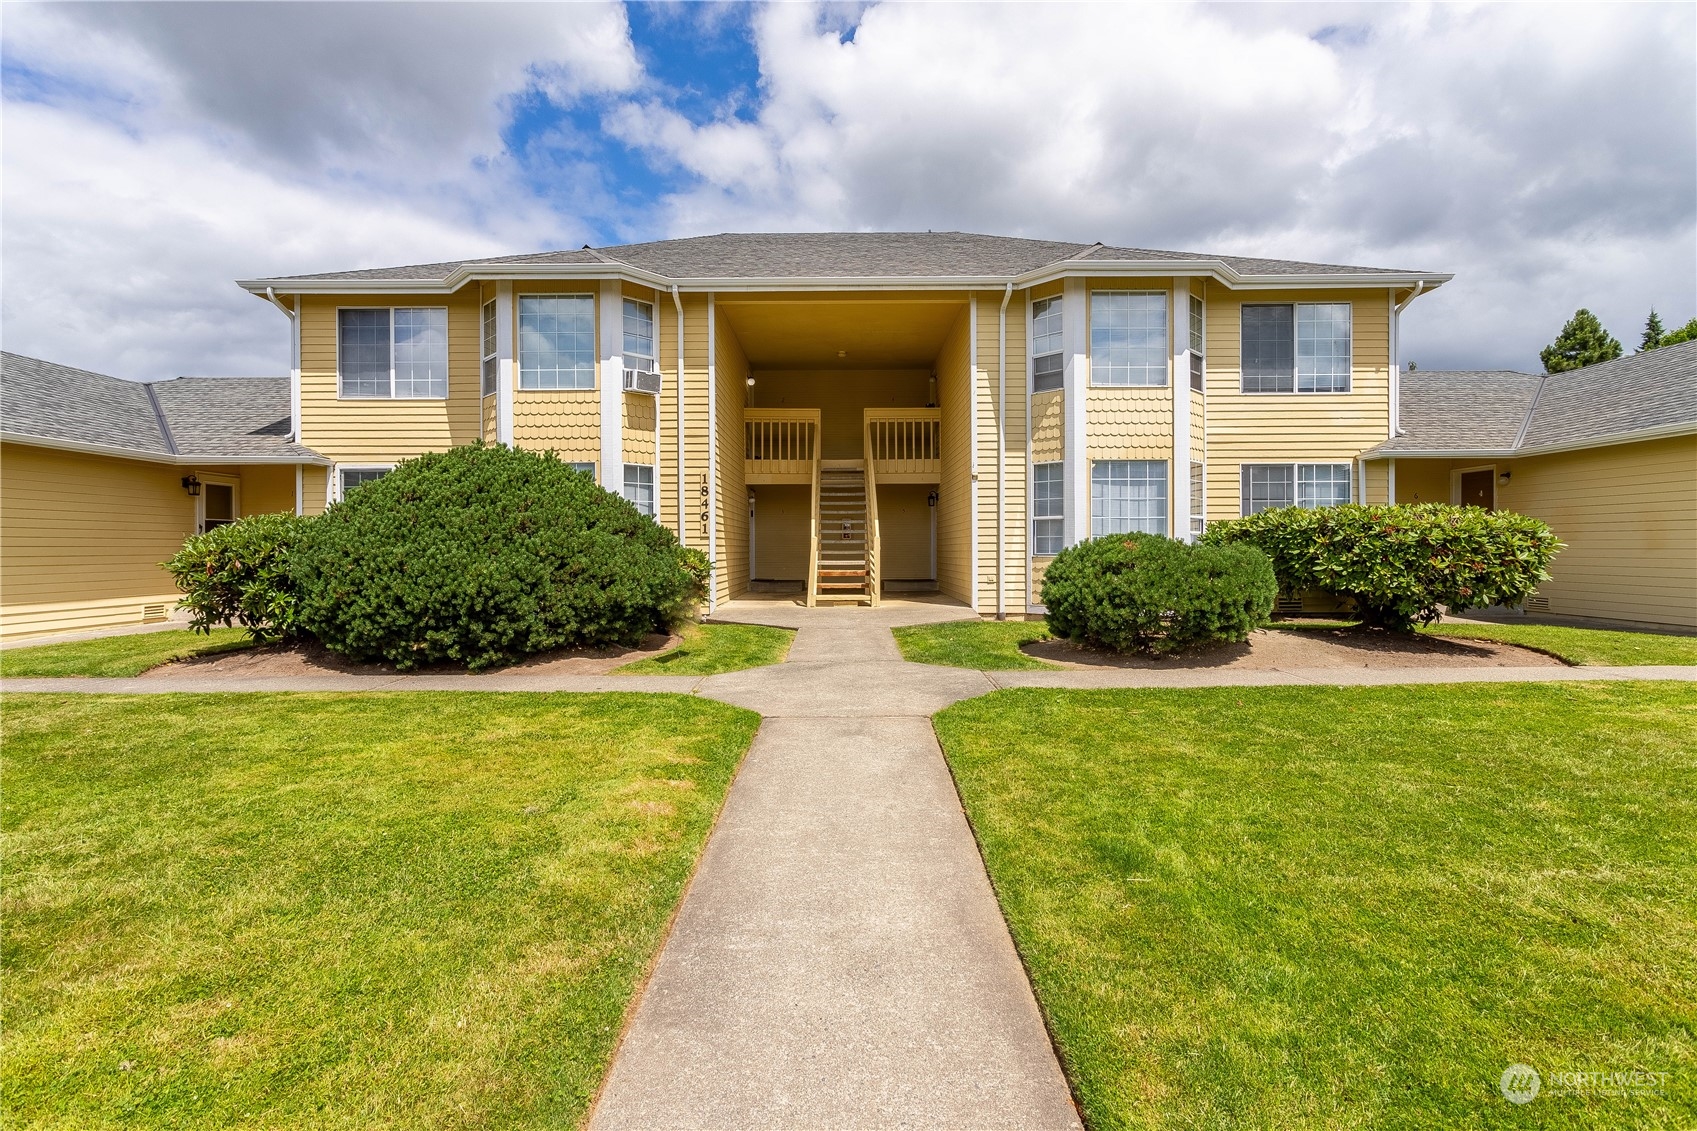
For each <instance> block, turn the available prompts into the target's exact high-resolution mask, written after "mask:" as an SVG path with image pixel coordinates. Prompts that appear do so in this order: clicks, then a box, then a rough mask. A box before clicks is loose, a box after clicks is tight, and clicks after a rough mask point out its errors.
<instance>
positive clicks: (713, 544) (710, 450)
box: [704, 291, 824, 613]
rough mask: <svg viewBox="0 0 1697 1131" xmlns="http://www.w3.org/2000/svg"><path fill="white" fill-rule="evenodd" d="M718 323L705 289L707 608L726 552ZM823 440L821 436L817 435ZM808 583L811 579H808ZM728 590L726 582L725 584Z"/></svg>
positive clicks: (714, 604)
mask: <svg viewBox="0 0 1697 1131" xmlns="http://www.w3.org/2000/svg"><path fill="white" fill-rule="evenodd" d="M718 335H719V325H718V304H717V303H716V302H715V301H714V298H713V292H712V291H708V292H707V498H706V499H705V500H704V501H705V503H706V507H707V556H708V557H709V558H712V559H713V561H714V562H715V563H716V564H717V565H718V567H719V568H717V569H715V570H714V571H713V580H712V582H711V583H710V584H709V585H708V586H707V611H708V612H709V613H711V612H712V611H713V610H714V609H716V608H718V607H719V578H720V577H722V576H723V575H724V568H725V567H724V561H725V558H726V557H727V555H725V554H722V553H720V552H719V356H718V349H719V337H718ZM819 442H820V443H821V444H822V443H824V437H823V436H821V437H819ZM810 584H811V583H810ZM727 592H728V586H727Z"/></svg>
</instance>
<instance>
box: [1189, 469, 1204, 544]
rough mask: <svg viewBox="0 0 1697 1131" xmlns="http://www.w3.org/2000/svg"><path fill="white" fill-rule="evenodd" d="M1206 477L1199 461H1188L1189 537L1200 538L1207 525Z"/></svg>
mask: <svg viewBox="0 0 1697 1131" xmlns="http://www.w3.org/2000/svg"><path fill="white" fill-rule="evenodd" d="M1207 510H1208V498H1207V476H1206V472H1205V469H1204V467H1203V466H1202V461H1201V460H1191V461H1190V536H1191V537H1192V538H1200V537H1201V536H1202V530H1203V528H1204V527H1205V526H1206V525H1207V518H1206V515H1207Z"/></svg>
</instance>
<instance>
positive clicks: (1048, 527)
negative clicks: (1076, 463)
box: [1031, 463, 1066, 557]
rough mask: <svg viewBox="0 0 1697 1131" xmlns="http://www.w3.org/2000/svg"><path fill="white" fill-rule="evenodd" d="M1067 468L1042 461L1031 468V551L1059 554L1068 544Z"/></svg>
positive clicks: (1038, 555)
mask: <svg viewBox="0 0 1697 1131" xmlns="http://www.w3.org/2000/svg"><path fill="white" fill-rule="evenodd" d="M1063 467H1064V465H1062V464H1060V463H1038V464H1033V465H1032V467H1031V552H1032V554H1033V555H1035V556H1036V557H1048V556H1049V555H1050V554H1058V553H1060V552H1061V547H1062V546H1063V545H1064V539H1065V535H1064V533H1063V531H1062V530H1061V520H1062V518H1063V517H1064V515H1065V513H1066V512H1065V509H1064V502H1063V500H1064V499H1065V493H1064V490H1063V487H1062V472H1063Z"/></svg>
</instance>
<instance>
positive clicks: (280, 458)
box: [0, 432, 333, 467]
mask: <svg viewBox="0 0 1697 1131" xmlns="http://www.w3.org/2000/svg"><path fill="white" fill-rule="evenodd" d="M0 442H4V443H8V444H24V445H28V446H30V447H36V448H49V449H52V450H53V451H59V452H75V453H76V454H78V455H88V456H108V457H111V458H113V459H129V460H137V461H139V462H142V463H163V464H170V465H172V466H174V467H183V466H188V465H196V466H200V465H205V464H282V465H293V464H297V463H300V464H311V465H313V466H317V467H329V466H331V464H332V462H333V461H331V460H330V459H327V458H326V457H324V456H321V455H319V454H318V453H316V452H313V453H311V454H310V455H297V454H295V453H293V452H279V453H277V454H275V455H264V456H261V455H242V456H235V455H207V454H205V453H201V452H182V453H178V454H177V455H172V454H170V453H169V452H150V451H147V450H145V449H142V448H126V447H122V446H120V445H118V444H92V443H88V442H85V441H82V440H67V439H65V438H63V437H60V436H33V435H30V434H29V433H27V432H0Z"/></svg>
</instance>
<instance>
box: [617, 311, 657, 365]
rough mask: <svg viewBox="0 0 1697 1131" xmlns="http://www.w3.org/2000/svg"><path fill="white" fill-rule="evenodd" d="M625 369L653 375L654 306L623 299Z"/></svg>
mask: <svg viewBox="0 0 1697 1131" xmlns="http://www.w3.org/2000/svg"><path fill="white" fill-rule="evenodd" d="M624 359H625V368H626V369H638V370H641V371H642V372H644V373H653V372H655V369H654V304H653V303H648V302H638V301H637V300H636V299H634V298H627V299H625V345H624Z"/></svg>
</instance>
